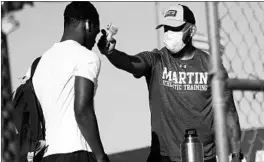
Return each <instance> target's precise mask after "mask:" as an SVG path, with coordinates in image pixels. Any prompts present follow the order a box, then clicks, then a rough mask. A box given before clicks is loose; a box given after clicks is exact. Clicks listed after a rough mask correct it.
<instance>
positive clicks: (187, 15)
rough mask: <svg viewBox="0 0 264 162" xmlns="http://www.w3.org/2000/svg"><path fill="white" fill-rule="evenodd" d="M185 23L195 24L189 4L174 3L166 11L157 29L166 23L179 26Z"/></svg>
mask: <svg viewBox="0 0 264 162" xmlns="http://www.w3.org/2000/svg"><path fill="white" fill-rule="evenodd" d="M184 23H190V24H193V25H195V17H194V15H193V12H192V11H191V10H190V9H189V8H188V7H187V6H184V5H180V4H178V5H172V6H170V7H169V8H168V9H167V10H166V11H165V12H164V15H163V19H162V20H161V23H160V24H159V25H158V26H157V27H156V29H159V28H160V27H162V26H164V25H167V26H171V27H178V26H181V25H182V24H184Z"/></svg>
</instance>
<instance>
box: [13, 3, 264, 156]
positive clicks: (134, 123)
mask: <svg viewBox="0 0 264 162" xmlns="http://www.w3.org/2000/svg"><path fill="white" fill-rule="evenodd" d="M92 3H93V4H94V5H95V7H96V8H97V10H98V12H99V14H100V21H101V28H105V27H106V25H107V24H108V23H113V24H114V25H116V26H117V27H118V28H119V31H118V33H117V35H116V36H115V38H116V40H117V46H116V48H117V49H119V50H122V51H124V52H126V53H128V54H129V55H135V54H137V53H139V52H142V51H146V50H152V49H154V48H158V47H161V45H162V32H161V31H159V30H155V27H156V25H157V23H158V22H159V20H160V17H159V18H158V19H157V13H159V15H160V14H161V13H162V11H164V9H165V8H167V7H168V6H169V5H170V4H172V3H174V4H177V3H180V4H185V5H187V6H188V7H189V8H190V9H191V10H192V11H193V12H194V15H195V17H196V22H197V24H196V26H197V29H198V33H200V34H201V35H207V28H206V12H205V2H159V3H158V4H156V3H155V2H92ZM67 4H68V2H34V6H33V7H26V8H25V9H24V10H22V11H18V12H16V13H15V18H16V19H17V20H18V21H19V22H20V27H19V28H18V29H17V30H16V31H14V32H13V33H11V34H10V35H8V46H9V56H10V68H11V77H12V87H13V90H14V89H15V88H16V87H17V86H18V85H19V84H20V80H19V79H18V78H20V77H22V76H23V75H24V74H25V73H26V71H27V69H28V67H29V66H30V65H31V63H32V61H33V60H34V59H35V58H36V57H38V56H40V55H42V53H43V52H45V51H46V50H47V49H49V48H50V47H51V46H52V45H53V44H54V43H55V42H59V41H60V39H61V36H62V32H63V11H64V9H65V6H66V5H67ZM227 23H229V22H227ZM227 26H228V25H227ZM99 36H100V35H99ZM99 36H98V38H99ZM260 39H262V38H260ZM93 50H94V51H95V52H96V53H97V54H98V55H99V56H100V58H101V61H102V68H101V73H100V76H99V87H98V89H97V93H96V97H95V109H96V114H97V117H98V123H99V128H100V133H101V138H102V141H103V145H104V147H105V150H106V152H107V153H116V152H121V151H126V150H132V149H137V148H142V147H146V146H149V145H150V112H149V106H148V92H147V86H146V83H145V79H144V78H141V79H135V78H134V77H133V76H132V75H131V74H129V73H127V72H124V71H121V70H118V69H116V68H115V67H114V66H113V65H111V64H110V62H109V61H108V60H107V59H106V58H105V57H104V56H102V55H101V54H100V53H99V52H98V49H97V47H96V46H95V47H94V49H93ZM263 58H264V57H263ZM235 65H237V64H235ZM260 68H261V65H260ZM240 69H241V68H240ZM240 69H239V67H238V70H240ZM262 74H263V73H261V72H260V73H259V75H262ZM238 95H239V94H238ZM238 95H237V96H238ZM260 98H261V97H260ZM260 106H261V104H260ZM262 106H263V104H262ZM260 110H261V109H260ZM263 110H264V109H263ZM253 117H254V116H253ZM245 121H246V120H245Z"/></svg>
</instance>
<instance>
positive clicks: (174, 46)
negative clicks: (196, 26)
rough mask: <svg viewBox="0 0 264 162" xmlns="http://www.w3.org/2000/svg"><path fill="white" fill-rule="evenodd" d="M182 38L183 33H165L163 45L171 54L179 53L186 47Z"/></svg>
mask: <svg viewBox="0 0 264 162" xmlns="http://www.w3.org/2000/svg"><path fill="white" fill-rule="evenodd" d="M182 38H183V32H173V31H167V32H165V33H164V40H163V43H164V44H165V46H166V48H167V49H168V50H169V51H170V52H172V53H177V52H179V51H180V50H182V49H183V48H184V47H185V45H186V44H185V43H183V41H182Z"/></svg>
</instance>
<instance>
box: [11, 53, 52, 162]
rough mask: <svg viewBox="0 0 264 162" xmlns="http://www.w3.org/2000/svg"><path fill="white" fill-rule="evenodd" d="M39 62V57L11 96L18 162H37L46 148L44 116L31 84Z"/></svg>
mask: <svg viewBox="0 0 264 162" xmlns="http://www.w3.org/2000/svg"><path fill="white" fill-rule="evenodd" d="M39 60H40V57H38V58H37V59H35V60H34V62H33V63H32V65H31V74H30V78H29V79H28V80H26V82H25V83H22V84H21V85H20V86H19V87H18V88H17V89H16V91H15V92H14V93H15V94H13V96H14V97H13V100H12V102H13V106H14V112H13V119H14V126H15V129H16V132H17V136H16V138H17V145H18V148H19V149H18V152H19V161H20V162H28V161H32V160H28V156H33V157H32V158H33V161H34V162H39V161H40V160H41V159H42V157H43V155H44V153H45V150H46V148H47V147H46V146H45V120H44V115H43V112H42V108H41V105H40V103H39V101H38V98H37V96H36V94H35V91H34V87H33V83H32V77H33V75H34V72H35V70H36V67H37V64H38V62H39ZM43 144H44V145H43ZM30 154H31V155H30Z"/></svg>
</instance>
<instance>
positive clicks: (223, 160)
mask: <svg viewBox="0 0 264 162" xmlns="http://www.w3.org/2000/svg"><path fill="white" fill-rule="evenodd" d="M206 8H207V10H206V11H207V13H206V14H207V29H208V31H209V44H210V53H211V56H212V57H211V63H212V69H211V70H212V74H213V78H212V83H211V84H212V97H213V111H214V125H215V135H216V146H217V155H218V161H220V162H228V145H227V135H226V121H225V115H224V112H225V102H224V96H223V94H224V92H223V91H224V87H225V82H224V78H223V73H222V71H221V69H220V66H221V57H220V50H219V49H220V36H219V26H218V10H217V2H206Z"/></svg>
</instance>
